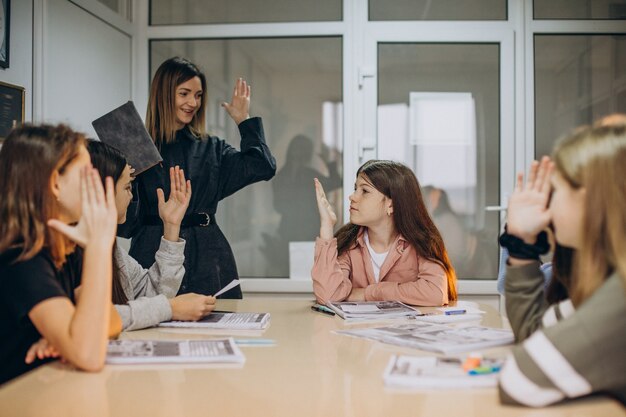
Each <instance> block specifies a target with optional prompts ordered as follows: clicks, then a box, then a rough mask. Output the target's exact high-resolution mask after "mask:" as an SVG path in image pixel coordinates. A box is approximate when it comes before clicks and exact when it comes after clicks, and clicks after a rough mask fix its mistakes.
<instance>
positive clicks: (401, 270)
mask: <svg viewBox="0 0 626 417" xmlns="http://www.w3.org/2000/svg"><path fill="white" fill-rule="evenodd" d="M315 192H316V197H317V205H318V209H319V213H320V222H321V225H320V235H319V237H318V238H317V240H316V242H315V261H314V265H313V270H312V271H311V275H312V277H313V290H314V292H315V296H316V298H317V300H318V301H319V302H320V303H326V302H328V301H343V300H350V301H374V300H397V301H401V302H404V303H407V304H412V305H420V306H441V305H444V304H448V302H449V301H454V300H456V299H457V292H456V275H455V272H454V268H453V267H452V265H451V264H450V260H449V259H448V254H447V253H446V248H445V245H444V242H443V239H442V238H441V235H440V233H439V231H438V230H437V228H436V227H435V225H434V223H433V221H432V220H431V218H430V216H429V214H428V211H427V210H426V206H425V205H424V201H423V199H422V194H421V191H420V186H419V183H418V181H417V178H416V177H415V174H414V173H413V171H411V170H410V169H409V168H408V167H406V166H404V165H402V164H400V163H397V162H392V161H380V160H372V161H368V162H366V163H365V164H363V165H362V166H361V167H360V168H359V170H358V171H357V175H356V183H355V186H354V193H352V195H351V196H350V222H349V223H348V224H346V225H344V226H343V227H342V228H340V229H339V230H338V231H337V234H336V235H335V236H334V237H333V227H334V226H335V223H336V222H337V216H336V214H335V213H334V212H333V210H332V208H331V206H330V204H329V203H328V200H327V199H326V196H325V194H324V189H323V187H322V185H321V184H320V182H319V181H317V179H316V180H315Z"/></svg>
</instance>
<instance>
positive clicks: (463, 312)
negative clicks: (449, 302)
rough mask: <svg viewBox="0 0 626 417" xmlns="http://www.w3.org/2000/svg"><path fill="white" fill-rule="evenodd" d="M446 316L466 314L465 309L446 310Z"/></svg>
mask: <svg viewBox="0 0 626 417" xmlns="http://www.w3.org/2000/svg"><path fill="white" fill-rule="evenodd" d="M445 314H446V316H451V315H453V314H465V309H463V310H446V312H445Z"/></svg>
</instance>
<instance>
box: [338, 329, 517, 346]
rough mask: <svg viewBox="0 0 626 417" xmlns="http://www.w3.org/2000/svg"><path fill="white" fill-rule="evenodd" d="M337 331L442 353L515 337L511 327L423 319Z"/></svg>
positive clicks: (486, 344)
mask: <svg viewBox="0 0 626 417" xmlns="http://www.w3.org/2000/svg"><path fill="white" fill-rule="evenodd" d="M336 333H337V334H343V335H348V336H354V337H362V338H366V339H372V340H377V341H380V342H383V343H389V344H392V345H397V346H403V347H410V348H417V349H423V350H429V351H434V352H443V353H451V352H465V351H471V350H478V349H483V348H488V347H493V346H500V345H508V344H510V343H513V341H514V336H513V332H511V331H510V330H504V329H494V328H491V327H483V326H467V327H453V326H450V325H443V324H432V323H422V322H417V323H411V324H399V325H392V326H382V327H372V328H365V329H355V330H341V331H337V332H336Z"/></svg>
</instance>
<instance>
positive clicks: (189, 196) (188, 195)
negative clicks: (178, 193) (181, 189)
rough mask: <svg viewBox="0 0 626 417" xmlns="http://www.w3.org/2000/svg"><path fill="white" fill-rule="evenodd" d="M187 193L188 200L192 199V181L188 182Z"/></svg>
mask: <svg viewBox="0 0 626 417" xmlns="http://www.w3.org/2000/svg"><path fill="white" fill-rule="evenodd" d="M185 188H186V189H185V191H186V192H187V198H191V180H187V183H186V187H185Z"/></svg>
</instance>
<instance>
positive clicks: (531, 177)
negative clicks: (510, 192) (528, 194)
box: [524, 161, 539, 190]
mask: <svg viewBox="0 0 626 417" xmlns="http://www.w3.org/2000/svg"><path fill="white" fill-rule="evenodd" d="M538 169H539V162H537V161H533V163H532V164H530V168H529V169H528V178H527V179H526V187H525V188H524V189H525V190H530V189H532V188H533V187H534V184H535V179H536V178H537V170H538Z"/></svg>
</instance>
